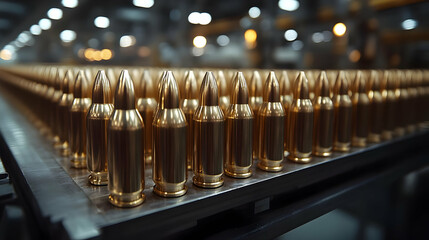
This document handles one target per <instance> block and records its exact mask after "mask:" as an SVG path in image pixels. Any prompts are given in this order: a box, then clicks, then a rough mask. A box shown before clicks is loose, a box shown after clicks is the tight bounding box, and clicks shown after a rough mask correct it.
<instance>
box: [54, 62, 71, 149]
mask: <svg viewBox="0 0 429 240" xmlns="http://www.w3.org/2000/svg"><path fill="white" fill-rule="evenodd" d="M72 81H73V73H72V71H71V70H68V71H67V72H66V74H65V76H64V79H63V81H62V83H61V89H62V92H63V94H62V95H61V97H60V100H59V102H58V111H57V114H58V118H57V119H59V120H60V125H61V131H60V134H59V135H60V140H61V147H60V153H61V155H62V156H68V155H70V146H69V139H70V133H69V129H70V118H71V116H70V110H69V109H70V107H71V105H72V103H73V91H72V90H73V88H72Z"/></svg>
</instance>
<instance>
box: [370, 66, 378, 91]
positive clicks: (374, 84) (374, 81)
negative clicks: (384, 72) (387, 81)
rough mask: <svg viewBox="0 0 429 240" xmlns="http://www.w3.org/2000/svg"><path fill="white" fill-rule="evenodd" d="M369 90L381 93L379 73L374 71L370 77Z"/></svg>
mask: <svg viewBox="0 0 429 240" xmlns="http://www.w3.org/2000/svg"><path fill="white" fill-rule="evenodd" d="M369 89H371V90H372V91H380V80H379V78H378V73H377V71H375V70H372V71H371V74H370V75H369Z"/></svg>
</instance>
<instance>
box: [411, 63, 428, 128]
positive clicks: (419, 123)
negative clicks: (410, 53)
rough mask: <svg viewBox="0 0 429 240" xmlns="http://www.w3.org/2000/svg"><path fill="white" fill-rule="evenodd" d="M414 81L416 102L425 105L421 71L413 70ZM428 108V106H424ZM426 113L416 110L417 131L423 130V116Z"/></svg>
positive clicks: (424, 89)
mask: <svg viewBox="0 0 429 240" xmlns="http://www.w3.org/2000/svg"><path fill="white" fill-rule="evenodd" d="M414 76H415V80H416V86H417V102H418V103H420V104H422V105H425V94H426V88H425V86H424V79H423V71H422V70H415V72H414ZM426 107H428V106H426ZM426 112H427V111H421V109H420V108H418V110H416V123H417V126H418V129H424V128H425V114H426Z"/></svg>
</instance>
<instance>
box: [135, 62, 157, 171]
mask: <svg viewBox="0 0 429 240" xmlns="http://www.w3.org/2000/svg"><path fill="white" fill-rule="evenodd" d="M137 89H138V90H137V92H138V93H139V96H138V97H139V98H138V99H137V110H138V111H139V113H140V116H141V117H142V119H143V124H144V126H146V127H145V129H144V131H143V132H144V146H142V147H143V148H144V153H145V163H146V164H150V163H151V162H152V142H153V141H152V122H153V116H154V114H155V111H156V107H157V102H156V99H155V95H156V92H155V88H154V86H153V81H152V77H151V76H150V74H149V72H148V71H147V70H145V71H144V72H143V76H142V79H141V80H140V82H139V84H138V86H137Z"/></svg>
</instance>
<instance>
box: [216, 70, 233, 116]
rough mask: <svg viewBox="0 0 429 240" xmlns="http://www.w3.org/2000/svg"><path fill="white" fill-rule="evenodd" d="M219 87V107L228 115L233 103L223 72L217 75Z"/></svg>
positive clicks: (220, 71)
mask: <svg viewBox="0 0 429 240" xmlns="http://www.w3.org/2000/svg"><path fill="white" fill-rule="evenodd" d="M217 87H218V89H219V107H220V108H221V109H222V111H223V114H224V115H226V111H227V110H228V107H229V105H231V101H230V94H229V91H228V85H227V82H226V78H225V75H224V74H223V71H222V70H219V71H218V73H217Z"/></svg>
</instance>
